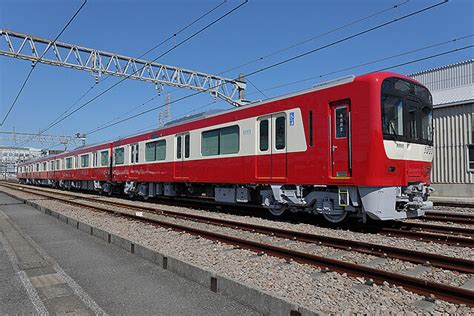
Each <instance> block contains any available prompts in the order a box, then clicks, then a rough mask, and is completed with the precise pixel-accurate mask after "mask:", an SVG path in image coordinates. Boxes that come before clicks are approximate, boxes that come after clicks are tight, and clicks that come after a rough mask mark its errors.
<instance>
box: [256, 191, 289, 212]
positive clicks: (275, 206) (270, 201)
mask: <svg viewBox="0 0 474 316" xmlns="http://www.w3.org/2000/svg"><path fill="white" fill-rule="evenodd" d="M262 205H263V206H265V208H267V209H268V210H269V211H270V213H271V214H272V215H273V216H281V215H282V214H283V213H285V211H286V209H287V206H286V205H285V204H281V203H278V202H277V201H275V198H274V197H273V194H271V193H270V194H267V195H266V196H265V197H264V198H263V203H262Z"/></svg>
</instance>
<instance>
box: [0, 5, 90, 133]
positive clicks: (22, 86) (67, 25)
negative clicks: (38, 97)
mask: <svg viewBox="0 0 474 316" xmlns="http://www.w3.org/2000/svg"><path fill="white" fill-rule="evenodd" d="M86 3H87V0H84V2H83V3H82V5H81V6H80V7H79V9H77V10H76V12H75V13H74V15H73V16H72V17H71V18H70V19H69V21H68V22H67V23H66V25H64V27H63V28H62V29H61V31H60V32H59V34H58V35H57V36H56V37H55V38H54V40H53V42H52V45H54V43H56V41H57V40H58V38H59V37H60V36H61V35H62V34H63V33H64V31H65V30H66V29H67V28H68V27H69V25H70V24H71V23H72V21H74V19H75V18H76V16H77V15H78V14H79V12H81V10H82V8H83V7H84V6H85V5H86ZM52 45H51V46H52ZM51 46H49V47H47V48H46V49H45V51H44V52H43V54H42V55H41V56H40V58H39V60H38V61H35V62H33V64H32V65H31V69H30V71H29V72H28V75H27V76H26V78H25V81H23V84H22V85H21V88H20V90H19V91H18V93H17V95H16V97H15V99H14V100H13V102H12V104H11V105H10V108H9V109H8V111H7V113H6V114H5V117H4V118H3V120H2V122H1V123H0V126H3V124H4V123H5V121H6V120H7V118H8V116H9V115H10V113H11V111H12V110H13V108H14V107H15V104H16V102H17V101H18V98H19V97H20V95H21V93H22V92H23V90H24V89H25V86H26V83H27V82H28V80H29V79H30V77H31V74H32V73H33V71H34V70H35V68H36V65H37V64H38V62H39V61H40V60H41V59H42V58H43V57H44V55H45V54H46V53H47V52H48V50H49V48H50V47H51Z"/></svg>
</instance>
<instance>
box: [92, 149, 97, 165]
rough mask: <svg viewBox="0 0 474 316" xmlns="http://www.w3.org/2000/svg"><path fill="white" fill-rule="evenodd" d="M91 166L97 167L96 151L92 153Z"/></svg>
mask: <svg viewBox="0 0 474 316" xmlns="http://www.w3.org/2000/svg"><path fill="white" fill-rule="evenodd" d="M92 167H97V152H96V151H94V152H93V153H92Z"/></svg>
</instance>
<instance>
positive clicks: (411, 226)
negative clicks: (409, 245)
mask: <svg viewBox="0 0 474 316" xmlns="http://www.w3.org/2000/svg"><path fill="white" fill-rule="evenodd" d="M393 227H394V228H397V229H399V230H403V231H406V230H410V231H420V230H422V231H430V232H436V233H442V234H459V235H463V236H466V237H474V229H473V228H467V227H459V226H441V225H434V224H428V223H414V222H396V223H395V224H394V225H393Z"/></svg>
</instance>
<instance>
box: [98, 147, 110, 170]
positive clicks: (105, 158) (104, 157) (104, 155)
mask: <svg viewBox="0 0 474 316" xmlns="http://www.w3.org/2000/svg"><path fill="white" fill-rule="evenodd" d="M100 165H101V166H102V167H106V166H108V165H109V152H108V151H107V150H104V151H101V152H100Z"/></svg>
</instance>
